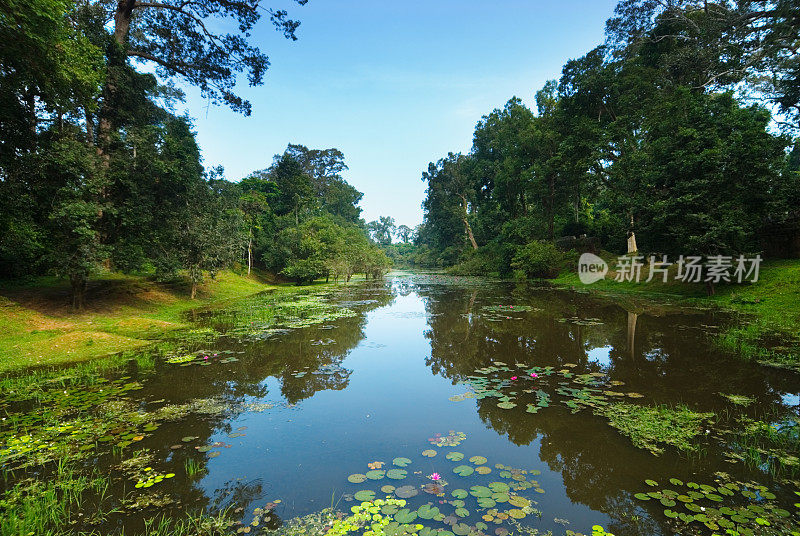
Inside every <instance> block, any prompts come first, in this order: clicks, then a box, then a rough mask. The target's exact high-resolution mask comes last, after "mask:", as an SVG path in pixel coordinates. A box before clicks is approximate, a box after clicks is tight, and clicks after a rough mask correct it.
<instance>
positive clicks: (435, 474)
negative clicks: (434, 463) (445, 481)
mask: <svg viewBox="0 0 800 536" xmlns="http://www.w3.org/2000/svg"><path fill="white" fill-rule="evenodd" d="M428 478H430V479H431V480H434V481H435V480H441V479H442V475H440V474H439V473H433V474H432V475H430V476H428Z"/></svg>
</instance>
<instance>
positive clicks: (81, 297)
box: [69, 272, 89, 311]
mask: <svg viewBox="0 0 800 536" xmlns="http://www.w3.org/2000/svg"><path fill="white" fill-rule="evenodd" d="M69 284H70V286H71V287H72V308H73V309H74V310H76V311H82V310H83V306H84V305H85V301H86V287H87V286H88V284H89V278H88V277H87V275H86V274H85V273H82V272H81V273H74V274H70V276H69Z"/></svg>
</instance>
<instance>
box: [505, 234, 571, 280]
mask: <svg viewBox="0 0 800 536" xmlns="http://www.w3.org/2000/svg"><path fill="white" fill-rule="evenodd" d="M563 262H564V254H563V253H561V252H560V251H559V250H558V249H557V248H556V247H555V246H554V245H553V244H551V243H549V242H541V241H539V240H534V241H533V242H528V243H527V244H526V245H524V246H521V247H519V248H517V252H516V254H515V255H514V259H513V260H512V261H511V267H512V268H513V269H514V270H515V271H520V272H522V274H524V275H525V277H528V278H543V279H553V278H555V277H558V273H559V271H560V270H561V265H562V263H563Z"/></svg>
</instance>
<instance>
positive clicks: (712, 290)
mask: <svg viewBox="0 0 800 536" xmlns="http://www.w3.org/2000/svg"><path fill="white" fill-rule="evenodd" d="M716 293H717V289H716V287H715V286H714V283H713V282H711V281H706V294H708V295H709V296H713V295H714V294H716Z"/></svg>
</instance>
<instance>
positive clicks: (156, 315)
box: [0, 272, 277, 371]
mask: <svg viewBox="0 0 800 536" xmlns="http://www.w3.org/2000/svg"><path fill="white" fill-rule="evenodd" d="M274 288H277V286H276V285H271V284H269V283H267V282H266V281H265V280H264V279H263V278H261V277H259V276H256V275H252V276H249V277H248V276H243V275H238V274H235V273H233V272H222V273H220V274H219V275H218V276H217V278H216V280H213V281H211V280H210V281H208V282H207V283H206V284H205V285H203V286H202V288H201V289H200V292H199V294H198V298H197V299H195V300H191V299H189V288H188V285H187V284H183V283H174V284H164V283H157V282H155V281H152V280H150V279H148V278H144V277H138V276H126V275H120V274H107V275H104V276H102V277H100V278H97V279H94V280H93V281H92V282H91V286H90V289H89V294H88V296H87V309H86V310H85V311H83V312H77V313H76V312H73V311H71V310H70V309H69V306H68V296H69V289H68V286H67V285H66V283H64V282H62V281H58V280H55V279H52V278H40V279H36V280H35V281H33V282H27V283H24V284H23V283H16V284H6V285H4V286H3V287H2V290H0V371H8V370H12V369H18V368H23V367H28V366H37V365H51V364H61V363H68V362H77V361H85V360H88V359H93V358H97V357H102V356H106V355H109V354H113V353H117V352H122V351H126V350H132V349H136V348H139V347H142V346H146V345H148V344H152V343H153V342H154V341H157V340H159V339H161V338H163V337H164V336H165V335H166V334H167V333H169V332H170V331H174V330H178V329H183V328H186V327H188V324H187V323H186V322H185V320H184V316H183V315H184V313H185V312H186V311H188V310H190V309H192V308H195V307H202V306H207V305H209V304H212V303H220V302H224V301H226V300H230V299H233V298H239V297H243V296H247V295H251V294H254V293H257V292H261V291H264V290H268V289H274Z"/></svg>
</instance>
